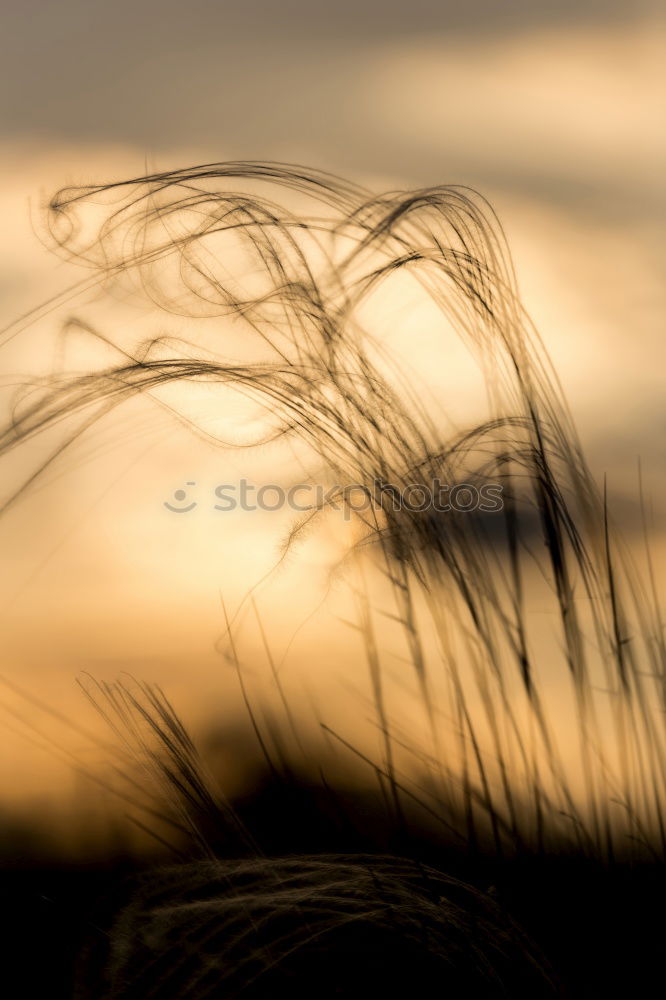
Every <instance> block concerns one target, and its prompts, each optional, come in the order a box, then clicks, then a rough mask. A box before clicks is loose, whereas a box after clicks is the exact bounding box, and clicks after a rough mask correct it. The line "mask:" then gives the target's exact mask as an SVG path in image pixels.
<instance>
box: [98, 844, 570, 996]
mask: <svg viewBox="0 0 666 1000" xmlns="http://www.w3.org/2000/svg"><path fill="white" fill-rule="evenodd" d="M105 951H107V952H108V954H106V955H104V956H96V958H97V960H99V959H100V957H101V958H102V959H103V960H105V964H104V969H105V971H104V973H103V978H102V977H100V973H99V970H98V968H97V967H96V966H95V964H94V962H93V963H92V964H91V965H90V966H89V967H88V969H87V971H86V975H85V977H84V983H85V985H82V989H83V990H84V992H83V993H82V995H83V996H86V997H87V996H92V995H95V996H96V997H98V998H100V1000H102V998H104V1000H111V998H114V997H118V998H120V997H122V998H123V1000H130V998H133V997H137V998H139V997H140V998H142V1000H143V998H147V997H154V998H162V997H164V998H167V997H169V998H171V997H185V996H187V997H190V998H191V1000H203V998H204V997H220V996H224V997H235V996H241V995H242V996H244V997H257V998H259V997H275V996H278V995H285V994H286V995H289V996H292V997H311V996H312V995H313V994H316V995H317V996H321V997H335V996H345V997H350V998H354V997H358V998H362V997H366V996H368V994H369V993H371V994H378V995H381V996H383V997H387V998H390V997H396V998H401V1000H402V998H403V997H404V996H405V994H406V993H409V992H414V991H416V992H417V993H421V992H422V993H423V994H424V995H425V994H428V993H429V992H430V990H431V989H432V988H436V989H437V990H438V991H441V992H443V993H444V994H447V995H455V996H458V995H462V994H463V993H466V992H467V991H468V990H470V989H472V990H473V991H474V993H475V995H478V996H482V997H525V998H528V997H529V998H530V1000H532V998H536V997H550V996H557V995H561V994H560V993H559V990H558V988H557V986H556V982H555V980H554V978H553V975H552V973H551V972H550V971H549V969H548V966H547V963H546V962H545V960H544V959H543V957H542V956H541V955H540V953H539V951H538V949H536V948H535V946H534V945H533V944H532V943H531V942H530V941H529V939H528V938H527V937H526V935H525V934H524V933H523V932H522V931H521V930H519V928H518V927H517V926H516V925H515V924H514V923H513V922H512V921H511V919H510V918H509V917H508V916H507V915H506V914H505V913H504V912H503V911H502V910H501V909H500V907H499V906H498V905H497V904H496V903H495V902H493V900H492V899H490V898H489V897H488V896H484V895H482V894H481V893H478V892H476V891H475V890H474V889H472V888H470V887H469V886H466V885H463V884H462V883H460V882H458V881H456V880H455V879H451V878H448V877H446V876H444V875H442V874H441V873H439V872H437V871H435V870H434V869H432V868H429V867H427V866H425V865H418V864H415V863H414V862H410V861H401V860H398V859H395V858H386V857H381V856H379V857H378V856H371V857H368V856H363V855H359V856H357V857H355V858H349V857H345V856H330V855H323V856H318V857H298V858H283V859H261V858H258V859H255V860H247V861H234V862H229V861H226V862H224V861H219V860H217V861H209V862H200V863H198V864H191V865H185V866H179V867H178V868H169V869H164V870H161V871H159V872H156V873H153V874H152V875H151V876H150V877H148V878H144V879H143V882H142V884H140V885H139V886H138V888H136V887H135V891H134V894H133V897H132V900H131V902H130V904H129V906H128V907H127V908H126V909H124V910H123V911H122V913H121V915H120V917H119V919H118V921H117V924H116V926H115V927H114V928H113V931H112V933H111V935H110V939H109V944H108V948H107V949H105ZM86 980H87V982H86Z"/></svg>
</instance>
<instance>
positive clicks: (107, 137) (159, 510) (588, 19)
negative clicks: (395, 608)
mask: <svg viewBox="0 0 666 1000" xmlns="http://www.w3.org/2000/svg"><path fill="white" fill-rule="evenodd" d="M3 22H4V24H3V31H2V35H1V38H0V73H1V75H2V78H3V79H2V86H1V87H0V107H1V109H2V110H1V113H0V154H1V155H0V207H1V211H2V220H3V226H2V240H1V241H0V295H1V297H2V318H3V323H4V322H6V323H9V322H11V321H12V320H13V319H15V317H16V316H17V315H20V314H21V313H22V312H24V311H26V310H29V309H31V308H33V307H36V306H38V305H39V304H40V303H41V302H42V301H44V300H46V299H48V297H49V296H51V295H54V294H56V293H57V292H58V291H60V290H61V289H62V288H63V287H65V286H66V285H67V283H68V282H71V281H72V280H75V279H76V277H77V276H78V275H77V273H76V271H75V269H73V268H72V266H71V265H68V264H66V263H63V262H62V261H58V260H56V258H55V257H54V256H53V255H52V254H51V253H50V251H49V247H48V240H47V239H46V237H45V235H44V228H43V213H44V208H45V205H46V204H47V202H48V199H49V197H50V196H51V194H52V193H53V192H54V191H55V190H56V189H58V188H60V187H62V186H64V185H68V184H81V183H93V182H104V181H111V180H116V179H121V178H124V177H130V176H138V175H141V174H143V173H145V172H146V171H148V170H150V171H153V170H158V169H168V168H175V167H184V166H188V165H191V164H194V163H203V162H210V161H219V160H225V159H236V158H243V159H249V158H257V159H278V160H284V161H290V162H295V161H298V162H302V163H305V164H308V165H311V166H315V167H320V168H324V169H326V170H329V171H332V172H335V173H340V174H344V175H347V176H349V177H350V178H351V179H353V180H356V181H359V182H360V183H363V184H365V185H367V186H368V187H370V188H372V189H373V190H377V191H379V190H382V189H383V188H396V187H402V188H408V187H413V186H420V185H432V184H440V183H460V184H467V185H471V186H473V187H475V188H477V189H478V190H480V191H481V192H482V193H483V194H484V195H485V196H486V197H487V198H488V199H489V200H490V201H491V203H492V204H493V206H494V207H495V208H496V210H497V212H498V214H499V217H500V219H501V220H502V223H503V225H504V227H505V230H506V233H507V237H508V240H509V245H510V247H511V248H512V251H513V254H514V258H515V263H516V268H517V273H518V280H519V285H520V288H521V291H522V295H523V299H524V302H525V304H526V306H527V308H528V310H529V311H530V313H531V315H532V317H533V318H534V320H535V322H536V325H537V328H538V329H539V331H540V333H541V335H542V337H543V339H544V342H545V345H546V348H547V350H548V351H549V353H550V355H551V357H552V358H553V361H554V363H555V366H556V368H557V371H558V372H559V375H560V377H561V380H562V383H563V386H564V390H565V393H566V395H567V397H568V399H569V401H570V404H571V407H572V410H573V413H574V417H575V419H576V421H577V424H578V429H579V432H580V434H581V437H582V439H583V442H584V444H585V446H586V448H587V452H588V457H589V459H590V463H591V466H592V469H593V471H594V473H595V476H596V477H597V479H598V481H599V482H600V483H601V482H602V480H603V476H604V474H606V475H607V476H608V480H609V484H610V491H611V495H612V496H613V499H614V503H615V511H616V516H617V517H618V519H619V520H620V522H621V523H622V524H623V525H624V527H625V528H626V531H627V533H628V536H629V538H630V541H631V544H633V541H632V540H633V539H634V538H637V539H638V536H639V534H640V532H639V531H638V530H637V529H638V527H639V518H638V516H637V512H638V505H637V496H638V476H637V462H638V458H639V457H640V460H641V463H642V469H643V477H644V483H645V489H646V493H647V494H648V496H649V497H650V498H651V500H650V503H651V510H652V513H651V517H652V518H653V521H652V528H651V531H652V533H653V538H654V549H655V553H656V555H657V556H658V555H659V553H660V552H661V551H662V550H663V543H662V535H663V526H664V510H665V508H664V502H663V497H664V495H665V494H664V487H665V486H666V477H665V475H664V473H665V466H664V450H663V449H664V440H665V437H664V429H665V428H664V419H665V416H666V414H665V411H664V406H663V390H664V374H663V372H664V364H665V362H666V352H665V350H664V330H663V316H664V309H665V306H666V301H665V299H666V294H665V289H666V285H665V284H664V273H663V272H664V263H665V261H664V254H663V243H664V239H663V237H664V229H663V226H664V221H665V218H664V208H665V206H664V194H665V191H664V183H663V177H664V170H665V168H666V131H665V129H664V121H665V120H666V118H665V115H664V112H665V111H666V107H665V105H666V78H665V69H664V67H665V66H666V60H665V58H664V56H665V54H666V17H665V15H664V9H663V5H662V4H661V3H659V2H657V0H655V2H654V3H653V2H651V0H638V2H632V3H629V2H627V0H576V2H574V0H539V2H536V3H527V2H526V0H503V2H501V3H500V2H496V0H468V2H466V3H457V2H452V0H411V2H410V3H398V2H397V0H382V2H379V0H354V2H351V0H336V2H335V3H328V4H324V3H311V2H306V0H285V2H280V3H277V2H272V0H259V2H249V0H248V2H243V3H241V2H236V0H234V2H227V0H218V2H204V0H192V2H191V3H189V4H188V5H187V6H185V5H183V4H176V3H174V2H173V0H160V2H159V3H158V2H157V0H138V2H136V0H134V2H131V3H130V2H129V0H116V2H115V3H113V4H111V3H107V2H101V0H62V2H60V3H58V4H51V5H45V4H43V3H41V2H38V0H23V2H21V3H19V2H17V0H10V2H8V3H6V4H5V7H4V14H3ZM105 308H107V307H106V306H105V305H104V303H103V302H102V303H99V302H94V303H93V302H83V303H72V304H68V305H67V306H66V307H65V308H64V311H63V310H61V311H60V313H59V314H58V315H50V316H47V317H46V318H44V319H41V320H40V321H39V322H38V323H35V324H34V325H33V326H31V327H29V328H28V329H26V330H25V331H24V332H23V333H21V335H20V336H19V337H16V338H14V340H12V341H11V343H9V344H8V345H7V346H6V347H5V348H3V350H2V352H1V354H2V358H1V367H2V374H3V383H4V384H5V385H11V384H12V383H15V382H16V380H17V375H19V374H20V375H21V376H23V375H29V374H31V373H32V374H34V373H39V372H44V371H48V370H49V368H50V367H51V366H52V363H53V360H54V357H55V355H56V353H57V351H56V346H55V345H56V342H57V336H56V335H57V331H58V329H59V324H60V323H62V321H63V320H65V319H67V318H68V316H70V315H77V316H79V317H81V318H83V319H84V320H88V319H90V320H92V319H94V321H95V323H96V324H97V325H98V326H99V325H100V324H101V325H102V326H104V324H105V323H106V324H108V327H109V332H113V328H114V325H116V326H117V324H119V323H122V324H133V326H134V329H136V330H137V331H141V330H143V331H144V333H145V335H146V336H148V335H151V334H154V333H155V332H156V331H159V332H162V331H163V327H165V328H166V330H167V331H168V332H178V330H177V329H176V328H175V327H174V325H173V322H172V321H171V320H168V321H167V320H165V319H164V318H161V319H160V318H159V317H156V316H155V314H154V313H141V312H140V311H139V312H137V311H134V312H133V313H132V312H131V311H129V312H127V311H126V312H123V311H122V309H120V310H119V307H118V306H117V304H116V306H115V307H114V310H115V311H114V310H112V309H111V307H110V306H109V307H108V311H107V312H105ZM169 324H171V325H169ZM68 349H69V350H70V351H71V352H73V353H72V354H71V355H70V360H71V358H74V360H75V367H76V364H78V367H79V368H81V367H83V366H85V364H87V363H89V360H90V355H89V354H88V353H87V352H88V351H89V345H88V344H87V343H86V341H85V338H84V337H82V338H81V339H80V340H79V341H77V339H76V338H74V339H73V340H71V341H70V343H69V348H68ZM419 357H420V358H421V362H422V364H423V367H425V368H427V367H428V364H430V365H431V366H432V362H431V361H430V362H429V363H428V364H427V363H426V355H425V354H422V355H418V354H417V360H416V362H415V364H416V367H417V368H418V366H419ZM90 363H94V360H93V361H92V362H90ZM455 387H456V380H455V378H453V381H452V382H451V381H450V382H449V383H448V389H447V391H448V392H449V393H450V395H451V397H452V398H451V406H453V407H455V405H456V400H455V398H454V396H455V391H456V389H455ZM463 391H464V389H463V383H462V382H461V383H460V392H461V393H462V392H463ZM248 461H249V462H250V465H249V466H248V464H247V463H246V462H245V460H241V459H239V458H238V457H233V459H232V458H231V457H229V456H219V455H218V456H211V454H210V453H209V451H206V450H205V449H204V448H203V446H201V445H200V444H198V443H195V442H193V441H192V439H191V438H190V437H189V436H188V435H187V433H186V432H185V431H184V430H182V429H181V430H175V429H174V427H173V426H172V425H170V424H168V423H166V424H165V422H164V420H163V418H160V415H159V414H157V415H156V414H155V413H154V412H150V411H148V410H147V409H145V408H141V407H137V408H134V409H132V408H128V409H127V411H123V412H122V414H117V415H116V416H115V417H114V419H113V420H112V421H109V422H106V423H105V424H103V425H102V426H100V428H98V429H96V431H95V436H94V437H93V438H92V439H91V440H90V441H88V442H87V444H86V445H85V446H84V445H82V446H81V447H80V448H79V449H76V450H75V451H74V452H73V453H70V454H68V455H67V456H66V457H65V458H64V459H63V461H62V462H61V463H59V464H58V465H57V466H56V467H53V468H52V469H50V470H49V472H48V474H47V475H46V477H44V479H43V480H42V481H40V482H39V483H37V484H36V485H35V488H34V489H33V490H31V492H30V494H29V495H27V496H26V497H25V499H24V501H23V502H22V503H21V504H20V505H19V506H17V507H15V508H13V509H12V510H11V511H10V512H9V514H8V515H7V517H6V518H5V519H4V520H3V522H2V524H0V535H1V539H0V540H1V544H2V552H3V563H4V567H5V572H4V579H3V582H2V594H1V596H2V603H1V604H0V619H1V623H0V631H1V633H2V637H3V647H4V652H3V664H2V670H1V672H2V675H3V677H4V679H5V681H4V682H3V686H2V688H0V702H1V704H2V707H3V720H4V721H3V726H2V728H0V741H1V742H2V744H3V752H2V755H1V758H0V792H1V794H2V796H3V798H4V800H5V802H6V804H7V808H8V813H7V815H8V820H7V822H8V828H11V829H15V831H16V842H17V843H19V842H21V843H25V840H24V839H23V840H22V838H24V834H25V829H26V828H27V827H26V824H28V826H29V825H30V823H32V822H33V821H32V819H30V820H28V819H26V817H33V818H34V816H35V815H39V816H40V825H41V827H43V828H44V829H49V830H50V831H51V832H53V831H54V830H59V831H61V833H62V836H63V837H65V838H67V837H69V838H70V840H72V842H75V841H76V836H77V834H76V831H77V830H79V829H81V828H82V826H81V823H80V822H79V820H78V819H77V820H76V822H74V821H73V819H72V817H73V816H74V815H76V816H77V817H80V814H81V811H84V812H86V814H87V815H88V826H90V827H99V829H100V830H101V829H106V828H107V827H108V824H109V823H110V822H112V821H114V822H115V819H114V817H115V812H114V806H113V805H112V804H110V803H109V801H108V800H107V799H106V798H105V796H104V793H103V791H102V790H100V791H99V794H97V793H93V792H91V790H90V783H89V782H86V779H85V777H82V776H81V774H80V773H79V772H77V771H76V769H74V770H73V769H72V767H71V764H72V762H74V763H75V764H76V765H77V766H78V765H79V764H80V763H81V761H85V762H86V766H88V765H89V766H90V767H92V768H94V767H96V766H97V763H98V762H97V756H99V755H100V754H101V753H102V752H101V751H100V750H99V748H98V749H97V750H91V748H90V741H89V739H88V736H87V732H86V733H84V732H83V731H79V730H72V727H71V721H72V720H75V721H76V724H77V726H78V725H81V726H84V727H87V730H94V731H95V732H97V731H98V730H99V724H98V723H97V722H95V717H94V713H92V712H91V710H90V707H89V706H88V705H87V703H86V700H85V698H84V696H83V695H82V694H81V692H80V691H79V690H78V688H77V687H76V683H75V678H76V676H77V675H78V674H80V672H82V671H88V672H90V673H91V674H93V675H94V676H95V677H100V678H106V679H113V678H114V677H116V676H117V675H118V674H119V673H120V672H122V671H126V672H128V673H129V674H131V675H132V676H135V677H139V678H142V679H145V680H149V681H159V682H161V683H163V684H164V686H165V688H166V689H167V691H168V693H169V695H170V696H171V697H172V699H173V701H174V702H175V703H176V705H177V707H178V708H179V709H180V710H182V711H183V712H184V713H185V715H186V717H187V718H188V721H191V722H192V723H193V724H194V725H195V726H199V727H200V728H201V729H202V730H205V731H206V732H209V733H210V732H217V733H218V735H219V739H218V740H217V742H215V741H213V742H214V743H215V746H216V747H217V748H218V750H219V754H220V755H221V756H220V767H222V769H223V770H224V773H225V775H226V778H227V781H228V783H229V788H230V789H231V790H233V787H234V783H236V784H238V785H241V784H242V783H243V781H245V780H246V777H247V774H246V771H247V762H246V761H244V758H243V753H244V751H243V750H242V749H239V748H240V747H241V746H242V744H241V743H239V742H236V743H234V739H235V737H234V732H235V730H234V726H235V725H236V723H235V721H234V720H235V719H236V718H237V716H238V717H240V714H241V713H242V712H243V707H242V702H241V698H240V695H239V692H238V690H237V684H236V681H235V679H234V678H233V677H232V676H231V675H230V672H229V668H228V665H225V664H224V663H222V662H221V660H220V655H219V651H218V649H217V648H216V640H217V638H218V637H219V635H220V633H221V631H222V630H223V627H224V619H223V616H222V611H221V603H220V597H221V595H222V596H223V598H224V601H225V604H227V606H228V607H230V608H231V610H232V612H233V611H234V610H236V609H237V608H238V607H239V606H240V602H241V600H242V597H243V596H244V595H245V594H246V593H247V592H248V590H249V589H250V588H251V587H252V586H253V585H254V584H256V583H257V581H259V580H260V579H262V578H263V577H264V576H265V574H266V573H267V572H268V571H269V570H270V568H271V566H273V565H274V564H275V562H276V559H277V558H278V552H279V545H280V543H281V541H282V540H283V537H284V533H285V531H286V530H287V527H288V522H287V520H286V519H285V517H283V516H282V515H269V514H265V515H256V516H254V517H253V520H252V521H251V523H250V522H249V521H248V520H247V518H246V519H245V520H244V521H241V520H240V519H239V516H238V515H233V516H230V517H229V519H228V520H227V521H226V522H224V524H222V523H221V521H220V518H219V517H218V518H217V521H213V520H211V517H210V515H209V516H203V515H202V516H199V515H198V514H197V516H196V517H195V516H193V517H192V518H191V519H188V517H183V518H180V519H179V518H176V517H174V516H172V515H169V514H168V512H166V511H165V510H164V508H163V501H165V500H168V499H169V498H170V497H171V496H172V495H173V492H174V490H176V489H177V488H180V487H182V486H183V484H184V483H185V482H189V481H195V482H196V483H197V484H198V488H199V489H202V490H203V489H207V488H209V487H210V486H211V485H212V484H215V483H216V482H221V481H234V480H237V479H238V478H240V476H241V475H243V474H246V475H248V474H249V476H250V477H252V474H253V473H254V475H255V478H258V477H259V476H260V475H262V474H264V473H263V472H259V471H258V468H253V467H252V464H251V463H252V461H253V460H251V459H250V460H248ZM268 463H269V466H270V458H269V459H268ZM15 473H17V470H16V468H13V469H12V470H10V473H8V475H14V474H15ZM230 476H232V477H234V478H233V479H229V477H230ZM8 481H9V480H7V482H8ZM341 544H342V543H341V541H340V539H339V538H338V537H336V536H334V535H330V536H329V535H328V534H327V533H326V530H322V532H321V533H320V534H318V535H317V536H316V537H315V538H314V539H311V540H309V541H308V542H307V543H306V544H305V545H304V546H303V547H302V548H301V549H300V551H299V555H298V559H296V560H293V561H290V562H289V564H288V565H287V566H285V567H283V569H282V571H281V573H280V574H279V575H278V577H276V578H275V579H273V581H272V583H271V588H270V590H269V591H268V592H267V593H266V594H264V597H263V598H262V596H261V594H259V596H258V597H257V601H258V605H259V608H260V612H261V614H262V617H263V618H264V620H265V622H266V625H267V627H268V628H269V632H270V635H271V641H273V642H275V646H276V648H275V650H274V652H275V655H276V656H277V657H278V659H280V660H282V659H283V658H285V662H286V663H287V664H288V665H289V664H291V665H292V666H291V667H290V666H287V667H286V668H285V671H286V675H287V677H288V678H289V677H290V676H294V675H295V674H297V673H298V671H299V670H300V674H299V679H298V683H296V681H294V685H295V687H294V690H293V691H291V697H292V699H295V700H296V701H298V699H301V703H302V704H307V705H310V706H312V705H315V706H317V705H318V704H319V703H320V702H321V701H324V702H325V704H326V710H327V711H329V712H331V713H335V711H336V705H339V706H343V705H344V704H346V703H347V702H346V699H348V698H349V697H350V695H349V689H350V685H351V684H352V683H353V682H354V680H355V676H356V669H355V664H356V663H357V661H358V651H357V647H356V646H355V645H354V643H355V640H354V638H353V636H351V635H348V634H347V633H346V632H344V630H341V629H340V628H339V625H338V618H339V616H340V615H342V614H344V613H345V600H346V598H345V596H344V594H343V593H342V591H340V592H335V587H333V590H334V597H333V601H332V605H330V606H327V607H328V609H327V610H326V609H325V610H322V607H323V606H324V605H325V604H326V598H327V596H328V595H329V593H330V590H331V584H330V568H331V565H333V564H334V562H335V559H336V557H337V554H338V551H339V549H340V546H341ZM636 545H638V541H637V542H636ZM304 581H308V582H307V585H306V584H304ZM295 595H297V596H296V597H295ZM262 601H263V603H262ZM346 610H348V609H346ZM255 633H256V628H255V630H254V632H252V629H249V631H248V636H247V639H246V642H247V649H244V650H243V652H244V654H247V658H248V662H250V663H254V662H255V660H256V659H257V657H258V656H259V652H258V650H259V649H260V642H259V639H258V638H256V636H255ZM253 636H254V637H253ZM322 637H325V638H326V642H323V641H322ZM355 650H356V651H355ZM293 665H295V666H293ZM292 667H293V672H294V673H293V674H290V673H289V671H290V670H291V669H292ZM256 670H257V671H258V672H259V668H258V667H257V668H256ZM296 688H297V689H298V693H297V691H296ZM363 711H365V706H364V708H363ZM216 727H217V728H216ZM33 828H34V823H33V825H32V826H31V827H30V829H33Z"/></svg>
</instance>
